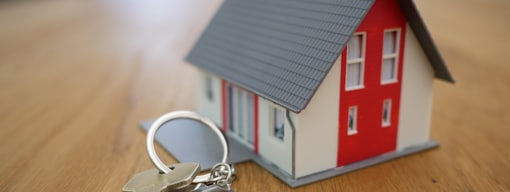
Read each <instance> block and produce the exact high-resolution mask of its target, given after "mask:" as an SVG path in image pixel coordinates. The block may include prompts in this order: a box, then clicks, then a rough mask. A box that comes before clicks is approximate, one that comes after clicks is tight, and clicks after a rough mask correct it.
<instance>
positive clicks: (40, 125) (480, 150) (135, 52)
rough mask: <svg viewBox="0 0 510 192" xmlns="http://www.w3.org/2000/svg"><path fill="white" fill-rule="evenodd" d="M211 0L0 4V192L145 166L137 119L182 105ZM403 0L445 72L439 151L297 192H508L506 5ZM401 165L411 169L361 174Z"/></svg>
mask: <svg viewBox="0 0 510 192" xmlns="http://www.w3.org/2000/svg"><path fill="white" fill-rule="evenodd" d="M221 2H222V1H221V0H144V1H142V0H37V1H36V0H1V1H0V126H1V127H0V189H2V190H0V191H4V190H5V191H39V190H40V191H56V190H59V189H60V190H76V188H77V187H80V189H81V190H83V191H118V190H119V189H120V187H121V186H122V185H123V184H124V182H125V181H127V179H128V178H129V177H130V176H131V175H132V173H133V172H136V171H141V170H144V169H147V168H151V166H152V165H150V162H149V161H148V160H147V157H146V156H145V149H144V147H145V146H144V141H145V138H144V136H145V134H144V133H142V132H141V131H140V130H139V128H138V123H139V122H140V121H141V120H146V119H153V118H155V117H157V116H159V115H160V114H162V113H165V112H168V111H172V110H181V109H189V110H193V109H194V108H195V103H194V101H195V97H194V92H195V89H194V86H195V73H196V69H195V68H194V67H192V66H190V65H187V64H186V63H185V62H184V60H183V59H184V57H185V55H186V54H187V52H188V51H189V50H190V49H191V47H192V46H193V43H194V42H195V41H196V39H197V38H198V36H199V35H200V33H201V32H202V30H203V29H204V28H205V27H206V25H207V23H208V21H209V20H210V19H211V17H212V16H213V15H214V13H215V11H216V10H217V8H218V7H219V6H220V4H221ZM415 2H416V4H417V6H418V8H419V10H420V12H421V14H422V17H423V19H424V20H425V22H426V24H427V26H428V28H429V31H430V32H431V34H432V36H433V38H434V40H435V42H436V45H437V46H438V48H439V50H440V51H441V53H442V55H443V58H444V60H445V61H446V64H447V65H448V67H449V68H450V70H451V73H452V74H453V77H454V78H455V80H456V81H457V83H456V84H454V85H451V84H448V83H444V82H442V81H436V82H435V88H434V100H435V101H434V106H433V108H434V111H433V116H432V132H431V137H432V138H433V139H436V140H438V141H439V142H440V143H441V147H440V148H439V150H435V151H433V152H432V153H423V154H427V155H423V154H420V155H416V156H412V157H410V158H413V159H412V161H411V160H409V159H407V161H406V158H403V159H399V160H396V161H392V162H390V163H385V164H382V165H380V166H376V167H374V168H370V170H371V171H367V170H366V169H365V170H362V171H358V172H355V173H352V174H348V175H346V176H342V178H341V180H343V181H349V182H347V183H346V182H339V181H340V180H338V178H335V179H330V180H327V181H325V182H322V183H320V184H319V185H310V186H305V187H304V188H300V190H303V191H307V190H308V191H312V190H317V189H318V188H317V187H321V186H322V185H325V184H326V185H327V184H331V185H332V186H337V185H341V188H342V189H346V190H349V189H350V190H351V191H352V190H361V191H363V190H375V189H378V187H379V185H384V186H386V187H389V189H388V190H390V191H402V190H404V191H406V189H413V190H414V189H415V188H413V187H415V186H420V187H424V188H423V189H425V191H431V190H432V191H498V190H501V191H505V190H510V174H509V173H510V161H509V160H508V159H509V158H510V150H508V147H509V146H510V48H509V46H508V44H509V43H510V1H508V0H415ZM158 150H160V149H158ZM159 152H160V153H163V152H162V151H161V150H160V151H159ZM164 161H165V162H175V160H173V159H172V158H171V157H170V156H166V157H165V160H164ZM413 162H420V163H421V164H422V165H423V166H424V168H423V169H418V170H415V169H413V170H414V171H416V175H419V176H415V177H408V176H409V175H405V174H402V175H401V176H398V175H399V174H395V176H393V177H390V179H387V180H381V181H377V182H375V181H374V182H375V183H371V184H366V182H365V183H364V182H363V181H365V179H363V178H367V177H368V178H370V175H373V174H374V173H381V172H382V171H381V170H385V169H390V170H396V172H395V173H400V172H399V171H398V168H396V167H401V166H404V167H405V166H410V167H411V166H413V165H414V163H413ZM239 170H242V171H244V173H242V172H240V174H244V175H242V176H244V178H245V179H244V180H241V181H240V182H241V184H237V185H239V187H240V188H241V189H243V190H242V191H247V190H252V191H260V190H263V189H267V188H268V187H272V188H271V189H273V191H285V190H290V189H289V188H287V187H286V185H284V184H282V183H280V182H279V181H278V180H277V179H276V178H274V177H272V176H270V174H269V173H267V172H265V171H264V170H263V169H262V168H260V167H257V166H256V165H254V164H250V163H249V164H243V165H241V167H240V168H239ZM241 178H242V177H241ZM391 178H393V179H395V180H392V179H391ZM431 178H432V181H435V182H430V180H431ZM413 179H416V180H413ZM396 181H403V182H400V183H399V185H392V183H395V182H396ZM406 181H407V182H406ZM425 181H426V182H425ZM335 182H336V183H335ZM339 183H341V184H339ZM415 183H420V184H415Z"/></svg>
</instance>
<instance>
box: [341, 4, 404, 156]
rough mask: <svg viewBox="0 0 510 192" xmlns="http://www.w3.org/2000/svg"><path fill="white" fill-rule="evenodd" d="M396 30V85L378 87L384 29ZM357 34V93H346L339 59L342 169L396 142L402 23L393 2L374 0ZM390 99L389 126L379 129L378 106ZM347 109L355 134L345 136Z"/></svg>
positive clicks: (342, 69) (344, 75) (379, 108)
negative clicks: (362, 38) (361, 37)
mask: <svg viewBox="0 0 510 192" xmlns="http://www.w3.org/2000/svg"><path fill="white" fill-rule="evenodd" d="M395 28H400V30H401V31H400V47H399V48H400V51H399V58H398V72H397V80H398V82H397V83H393V84H387V85H381V64H382V53H383V50H382V48H383V37H384V30H386V29H395ZM357 32H365V33H366V53H365V70H364V86H365V88H363V89H360V90H353V91H346V90H345V77H346V53H345V50H346V49H344V51H343V53H342V58H341V62H342V63H341V64H342V65H341V77H342V78H341V80H340V83H341V85H340V97H341V98H340V108H339V110H340V111H339V115H340V117H339V143H338V159H337V165H338V166H342V165H346V164H349V163H352V162H356V161H360V160H363V159H366V158H369V157H373V156H376V155H379V154H383V153H386V152H390V151H394V150H395V148H396V142H397V129H398V117H399V109H400V92H401V84H402V61H403V55H404V44H405V42H404V40H405V34H406V20H405V17H404V15H403V14H402V12H401V10H400V7H399V5H398V4H397V1H396V0H376V2H375V4H374V5H373V7H372V9H371V10H370V12H369V13H368V15H367V16H366V18H365V20H364V21H363V22H362V23H361V25H360V26H359V28H358V29H357ZM385 99H392V106H391V126H389V127H385V128H382V110H383V109H382V106H383V101H384V100H385ZM350 106H358V121H357V131H358V133H357V134H356V135H350V136H349V135H347V118H348V110H349V107H350Z"/></svg>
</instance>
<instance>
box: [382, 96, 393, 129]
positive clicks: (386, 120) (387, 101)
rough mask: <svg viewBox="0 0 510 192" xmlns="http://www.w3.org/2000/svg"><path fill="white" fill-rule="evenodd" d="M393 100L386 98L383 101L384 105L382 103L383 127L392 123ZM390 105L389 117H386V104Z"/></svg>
mask: <svg viewBox="0 0 510 192" xmlns="http://www.w3.org/2000/svg"><path fill="white" fill-rule="evenodd" d="M392 104H393V102H392V100H391V99H385V100H384V101H383V105H382V127H383V128H384V127H389V126H390V125H391V108H392V107H391V106H392ZM386 105H388V116H387V117H388V118H386V119H385V118H384V108H385V106H386Z"/></svg>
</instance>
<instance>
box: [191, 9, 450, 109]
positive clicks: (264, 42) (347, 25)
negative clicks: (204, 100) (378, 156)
mask: <svg viewBox="0 0 510 192" xmlns="http://www.w3.org/2000/svg"><path fill="white" fill-rule="evenodd" d="M373 2H374V0H225V2H224V4H223V5H222V6H221V7H220V9H219V10H218V12H217V13H216V15H215V16H214V18H213V19H212V21H211V22H210V24H209V26H208V27H207V28H206V29H205V31H204V32H203V34H202V36H201V37H200V39H199V40H198V41H197V43H196V44H195V46H194V48H193V49H192V50H191V52H190V53H189V55H188V57H187V60H188V61H189V62H190V63H192V64H194V65H196V66H198V67H200V68H202V69H204V70H206V71H209V72H212V73H214V74H216V75H218V76H220V77H222V78H224V79H225V80H227V81H230V82H233V83H235V84H237V85H240V86H242V87H244V88H246V89H248V90H250V91H251V92H254V93H256V94H258V95H260V96H262V97H264V98H266V99H269V100H271V101H273V102H275V103H277V104H279V105H282V106H284V107H286V108H288V109H290V110H292V111H294V112H299V111H301V110H302V109H304V108H305V107H306V105H307V104H308V102H309V101H310V100H311V98H312V97H313V95H314V93H315V91H316V90H317V88H318V87H319V85H320V84H321V82H322V80H323V79H324V78H325V76H326V74H327V73H328V71H329V69H330V68H331V67H332V65H333V64H334V62H335V61H336V59H337V57H338V56H339V54H340V52H341V51H342V49H343V48H344V47H345V44H346V43H347V41H348V40H349V38H350V37H351V36H352V34H353V33H354V32H355V30H356V29H357V27H358V25H359V24H360V23H361V21H362V20H363V18H364V17H365V15H366V14H367V12H368V11H369V9H370V7H371V6H372V4H373ZM413 6H414V5H413ZM419 21H421V19H420V20H419ZM423 26H424V25H423ZM427 35H428V33H427ZM429 40H431V39H430V38H429ZM420 42H421V41H420ZM432 45H433V44H432ZM422 46H423V45H422ZM433 48H435V47H433ZM436 53H437V51H436ZM439 59H440V57H439ZM441 62H442V60H441ZM441 64H442V63H441ZM442 65H443V66H444V64H442ZM435 69H436V68H435ZM445 69H446V68H445ZM446 71H447V70H446ZM436 74H437V72H436ZM448 74H449V73H448ZM436 76H437V75H436Z"/></svg>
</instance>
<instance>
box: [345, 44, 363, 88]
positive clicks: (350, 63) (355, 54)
mask: <svg viewBox="0 0 510 192" xmlns="http://www.w3.org/2000/svg"><path fill="white" fill-rule="evenodd" d="M364 52H365V35H364V34H355V35H354V36H352V38H351V39H350V40H349V42H348V43H347V74H346V80H345V88H346V90H352V89H360V88H363V71H364V66H363V62H364V60H365V58H364V57H365V53H364Z"/></svg>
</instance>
